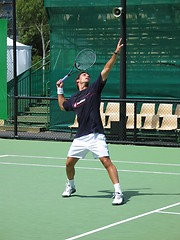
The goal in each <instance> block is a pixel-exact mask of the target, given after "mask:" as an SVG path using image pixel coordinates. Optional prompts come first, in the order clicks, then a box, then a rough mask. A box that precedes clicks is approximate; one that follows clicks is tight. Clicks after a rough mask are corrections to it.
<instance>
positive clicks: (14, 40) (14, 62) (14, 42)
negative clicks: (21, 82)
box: [12, 0, 18, 138]
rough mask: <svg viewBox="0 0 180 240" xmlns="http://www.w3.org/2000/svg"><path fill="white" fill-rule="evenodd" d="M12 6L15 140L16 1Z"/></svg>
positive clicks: (15, 119) (15, 128)
mask: <svg viewBox="0 0 180 240" xmlns="http://www.w3.org/2000/svg"><path fill="white" fill-rule="evenodd" d="M12 6H13V71H14V138H17V111H18V107H17V101H18V100H17V96H18V86H17V70H16V68H17V67H16V0H13V1H12Z"/></svg>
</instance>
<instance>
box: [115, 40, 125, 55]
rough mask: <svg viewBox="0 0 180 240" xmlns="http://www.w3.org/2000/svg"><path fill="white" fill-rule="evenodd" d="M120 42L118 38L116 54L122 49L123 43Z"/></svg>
mask: <svg viewBox="0 0 180 240" xmlns="http://www.w3.org/2000/svg"><path fill="white" fill-rule="evenodd" d="M121 42H122V38H120V40H119V42H118V44H117V47H116V50H115V52H116V53H120V51H121V48H122V47H123V43H121Z"/></svg>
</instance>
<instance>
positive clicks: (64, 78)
mask: <svg viewBox="0 0 180 240" xmlns="http://www.w3.org/2000/svg"><path fill="white" fill-rule="evenodd" d="M68 77H69V75H68V74H67V75H66V76H65V77H63V79H61V81H62V82H64V80H66V78H68Z"/></svg>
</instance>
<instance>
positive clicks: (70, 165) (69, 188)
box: [62, 157, 79, 197]
mask: <svg viewBox="0 0 180 240" xmlns="http://www.w3.org/2000/svg"><path fill="white" fill-rule="evenodd" d="M78 160H79V158H74V157H67V161H66V174H67V180H68V181H67V184H66V188H65V190H64V192H63V193H62V196H63V197H70V196H71V194H73V193H75V192H76V187H75V183H74V176H75V164H76V163H77V161H78Z"/></svg>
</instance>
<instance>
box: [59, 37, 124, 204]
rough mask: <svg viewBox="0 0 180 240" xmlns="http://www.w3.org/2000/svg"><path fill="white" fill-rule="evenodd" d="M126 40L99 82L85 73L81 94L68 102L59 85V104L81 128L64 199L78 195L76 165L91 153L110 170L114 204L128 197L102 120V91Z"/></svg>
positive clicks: (69, 162) (70, 157)
mask: <svg viewBox="0 0 180 240" xmlns="http://www.w3.org/2000/svg"><path fill="white" fill-rule="evenodd" d="M121 41H122V39H120V40H119V42H118V44H117V47H116V50H115V52H114V53H113V55H112V57H111V59H110V60H109V61H108V62H107V63H106V65H105V66H104V69H103V70H102V72H101V74H100V75H99V77H98V79H97V80H96V81H95V82H93V83H92V84H91V85H90V86H89V82H90V76H89V74H88V73H86V72H81V73H79V74H78V76H77V77H76V86H77V88H78V90H79V92H77V93H75V94H73V95H72V96H71V98H70V99H69V100H66V99H65V97H64V93H63V82H62V80H61V79H60V80H59V81H58V82H57V93H58V103H59V106H60V108H61V110H65V111H75V112H76V114H77V119H78V124H79V128H78V130H77V134H76V136H75V139H74V140H73V142H72V144H71V147H70V149H69V152H68V157H67V162H66V174H67V178H68V182H67V184H66V188H65V190H64V192H63V194H62V196H63V197H70V196H71V194H73V193H75V192H76V188H75V182H74V176H75V164H76V163H77V161H78V160H79V159H82V158H84V157H85V155H86V154H87V152H88V151H91V152H92V153H93V154H94V157H95V158H97V157H98V158H99V159H100V161H101V162H102V164H103V165H104V167H105V168H106V169H107V172H108V174H109V177H110V179H111V181H112V183H113V184H114V190H115V193H114V196H113V198H114V199H113V202H112V204H113V205H120V204H122V203H123V201H124V196H123V193H122V191H121V187H120V184H119V178H118V173H117V170H116V167H115V166H114V164H113V163H112V162H111V160H110V157H109V151H108V146H107V144H106V139H105V135H104V131H103V126H102V122H101V117H100V111H99V108H100V102H101V92H102V90H103V88H104V86H105V84H106V81H107V77H108V74H109V72H110V71H111V69H112V67H113V65H114V63H115V62H116V59H117V57H118V54H120V50H121V47H122V46H123V44H122V43H121Z"/></svg>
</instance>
